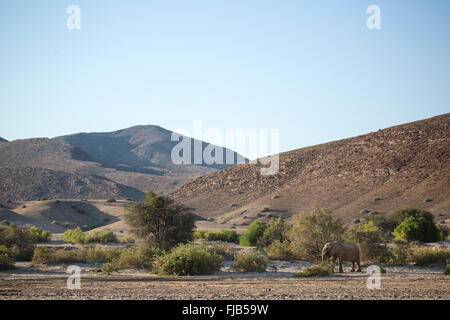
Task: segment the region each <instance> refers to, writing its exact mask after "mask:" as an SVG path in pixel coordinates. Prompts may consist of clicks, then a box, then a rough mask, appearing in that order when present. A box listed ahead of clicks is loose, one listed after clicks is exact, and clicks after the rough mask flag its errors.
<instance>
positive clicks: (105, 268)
mask: <svg viewBox="0 0 450 320" xmlns="http://www.w3.org/2000/svg"><path fill="white" fill-rule="evenodd" d="M115 270H116V269H115V267H114V265H113V264H111V263H104V264H103V265H102V273H104V274H111V273H112V272H113V271H115Z"/></svg>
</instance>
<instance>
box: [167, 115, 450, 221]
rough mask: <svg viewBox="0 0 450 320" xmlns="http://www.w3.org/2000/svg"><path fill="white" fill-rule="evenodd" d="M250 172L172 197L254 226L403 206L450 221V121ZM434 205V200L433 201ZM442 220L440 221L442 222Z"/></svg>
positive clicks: (232, 173) (209, 180)
mask: <svg viewBox="0 0 450 320" xmlns="http://www.w3.org/2000/svg"><path fill="white" fill-rule="evenodd" d="M259 170H260V165H251V164H243V165H237V166H234V167H231V168H227V169H224V170H221V171H217V172H214V173H212V174H209V175H206V176H202V177H199V178H197V179H195V180H194V181H192V182H190V183H188V184H186V185H184V186H182V187H181V188H179V189H178V190H176V191H175V192H173V193H172V194H171V196H172V197H173V198H174V199H176V200H177V201H180V202H183V203H185V204H186V205H188V206H190V207H193V208H195V212H196V213H197V214H198V215H200V216H203V217H214V218H216V220H218V221H221V222H227V223H228V224H236V225H241V224H242V225H246V224H248V223H249V222H251V220H253V219H255V218H256V217H258V216H265V217H267V216H277V215H280V214H282V215H286V216H290V215H291V214H293V213H298V212H301V211H307V210H310V209H311V207H312V206H314V205H319V206H323V207H326V208H329V209H331V210H332V211H333V214H334V215H335V216H340V217H342V218H344V220H347V221H350V220H351V219H353V218H357V217H361V214H360V211H361V210H376V211H392V210H394V209H396V208H398V207H402V206H415V207H419V208H423V209H427V210H430V211H432V212H434V213H436V214H437V216H438V217H439V219H445V217H447V218H448V217H449V214H450V187H449V186H450V114H444V115H441V116H437V117H434V118H431V119H426V120H422V121H417V122H413V123H408V124H405V125H400V126H395V127H391V128H387V129H384V130H380V131H378V132H372V133H369V134H366V135H362V136H358V137H354V138H350V139H344V140H340V141H334V142H330V143H326V144H321V145H316V146H311V147H307V148H302V149H298V150H293V151H290V152H285V153H282V154H280V170H279V172H278V173H277V174H276V175H273V176H262V175H260V171H259ZM425 199H427V200H425ZM439 214H440V215H439Z"/></svg>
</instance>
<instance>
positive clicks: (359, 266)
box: [356, 260, 362, 272]
mask: <svg viewBox="0 0 450 320" xmlns="http://www.w3.org/2000/svg"><path fill="white" fill-rule="evenodd" d="M356 263H357V264H358V270H357V271H356V272H362V270H361V263H360V261H359V260H358V261H356Z"/></svg>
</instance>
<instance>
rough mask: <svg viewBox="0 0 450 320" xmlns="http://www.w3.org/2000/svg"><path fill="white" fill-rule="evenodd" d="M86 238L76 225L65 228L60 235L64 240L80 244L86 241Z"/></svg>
mask: <svg viewBox="0 0 450 320" xmlns="http://www.w3.org/2000/svg"><path fill="white" fill-rule="evenodd" d="M86 238H87V237H86V234H85V233H84V232H83V230H81V228H80V227H77V228H75V229H67V230H66V231H65V232H64V234H63V237H62V239H63V240H64V241H65V242H70V243H82V244H84V243H87V240H86Z"/></svg>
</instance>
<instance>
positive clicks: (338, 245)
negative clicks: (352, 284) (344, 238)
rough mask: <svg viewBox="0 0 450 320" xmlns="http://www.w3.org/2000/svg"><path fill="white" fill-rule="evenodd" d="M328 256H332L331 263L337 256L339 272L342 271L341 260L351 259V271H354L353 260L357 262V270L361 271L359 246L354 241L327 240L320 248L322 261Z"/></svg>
mask: <svg viewBox="0 0 450 320" xmlns="http://www.w3.org/2000/svg"><path fill="white" fill-rule="evenodd" d="M328 257H332V258H333V263H335V262H336V259H338V258H339V272H341V273H342V272H344V271H343V269H342V261H351V262H352V264H353V268H352V271H351V272H355V262H356V263H357V264H358V270H357V272H361V264H360V258H359V257H360V253H359V248H358V246H357V245H356V244H355V243H352V242H349V243H344V242H328V243H326V244H325V246H324V247H323V250H322V262H324V260H325V259H327V258H328Z"/></svg>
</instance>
